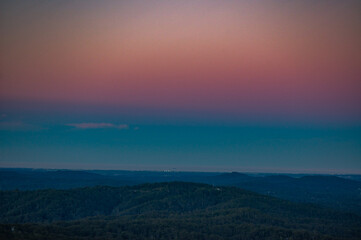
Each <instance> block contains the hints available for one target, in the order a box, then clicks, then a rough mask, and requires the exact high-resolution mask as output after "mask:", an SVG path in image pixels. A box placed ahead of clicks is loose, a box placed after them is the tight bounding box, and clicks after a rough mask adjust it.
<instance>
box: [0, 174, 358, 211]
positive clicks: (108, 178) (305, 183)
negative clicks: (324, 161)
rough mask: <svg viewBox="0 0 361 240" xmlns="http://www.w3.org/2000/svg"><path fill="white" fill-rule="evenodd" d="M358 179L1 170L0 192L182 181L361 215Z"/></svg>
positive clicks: (352, 176)
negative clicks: (232, 188) (242, 190)
mask: <svg viewBox="0 0 361 240" xmlns="http://www.w3.org/2000/svg"><path fill="white" fill-rule="evenodd" d="M359 177H360V176H358V175H348V176H342V175H340V176H331V175H270V174H266V175H256V174H254V175H250V174H244V173H237V172H233V173H201V172H156V171H120V170H111V171H102V170H93V171H69V170H40V169H0V190H15V189H19V190H36V189H50V188H51V189H71V188H79V187H90V186H98V185H102V186H103V185H104V186H114V187H119V186H125V185H128V186H129V185H137V184H143V183H155V182H170V181H182V182H196V183H206V184H210V185H214V186H236V187H239V188H241V189H247V190H250V191H253V192H257V193H260V194H264V195H269V196H273V197H277V198H282V199H286V200H291V201H294V202H301V203H316V204H319V205H322V206H325V207H330V208H335V209H339V210H342V211H349V212H353V213H358V214H361V181H359Z"/></svg>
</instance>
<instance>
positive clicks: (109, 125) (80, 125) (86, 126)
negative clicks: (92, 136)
mask: <svg viewBox="0 0 361 240" xmlns="http://www.w3.org/2000/svg"><path fill="white" fill-rule="evenodd" d="M67 126H71V127H75V128H78V129H99V128H116V129H129V125H128V124H113V123H70V124H67Z"/></svg>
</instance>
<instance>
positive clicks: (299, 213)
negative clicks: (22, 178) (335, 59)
mask: <svg viewBox="0 0 361 240" xmlns="http://www.w3.org/2000/svg"><path fill="white" fill-rule="evenodd" d="M0 201H1V204H0V220H1V222H2V224H1V227H0V239H49V238H51V239H71V238H73V239H281V238H283V239H333V238H335V239H360V238H361V230H360V229H361V218H360V217H359V216H358V215H353V214H347V213H342V212H337V211H334V210H329V209H326V208H320V207H318V206H316V205H310V204H308V205H306V204H297V203H291V202H288V201H285V200H280V199H277V198H273V197H269V196H264V195H260V194H256V193H253V192H249V191H245V190H242V189H239V188H235V187H214V186H210V185H205V184H196V183H183V182H171V183H155V184H144V185H137V186H127V187H103V186H99V187H87V188H79V189H72V190H36V191H2V192H0ZM87 217H88V218H87ZM89 217H92V218H89ZM57 221H63V222H57ZM64 221H66V222H64ZM30 222H32V224H29V223H30ZM21 223H27V224H21ZM180 233H182V234H180ZM182 237H183V238H182Z"/></svg>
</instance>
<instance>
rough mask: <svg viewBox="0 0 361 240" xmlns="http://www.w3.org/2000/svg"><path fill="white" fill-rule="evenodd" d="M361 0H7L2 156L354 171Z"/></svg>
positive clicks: (77, 164)
mask: <svg viewBox="0 0 361 240" xmlns="http://www.w3.org/2000/svg"><path fill="white" fill-rule="evenodd" d="M360 12H361V3H360V2H359V1H358V0H344V1H336V0H328V1H325V0H313V1H311V0H306V1H301V0H296V1H286V0H255V1H251V0H237V1H236V0H228V1H220V0H193V1H190V0H183V1H175V0H133V1H130V0H122V1H115V0H103V1H98V0H3V1H1V3H0V35H1V38H0V52H1V54H0V167H35V168H76V169H132V170H169V169H173V170H179V171H181V170H187V171H261V172H312V173H316V172H319V173H321V172H322V173H360V174H361V47H360V42H361V31H360V28H359V27H360V26H361V16H360V14H359V13H360Z"/></svg>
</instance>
